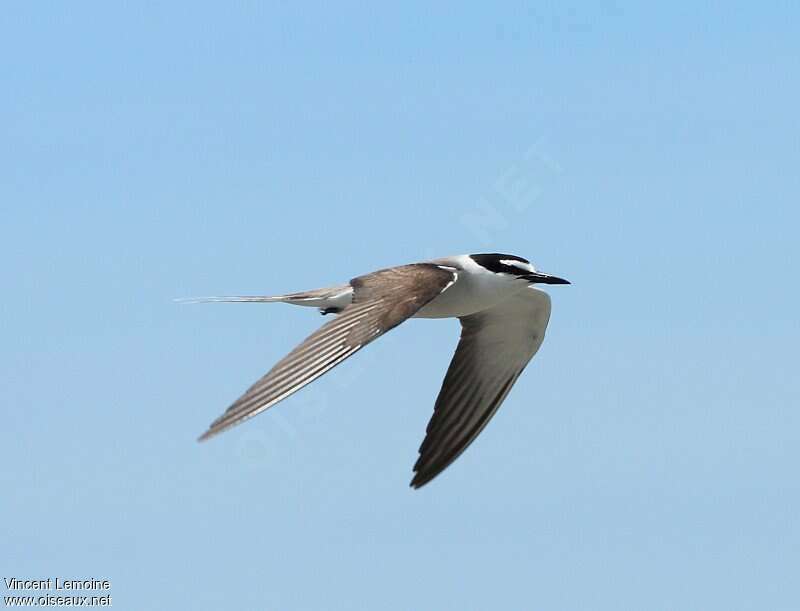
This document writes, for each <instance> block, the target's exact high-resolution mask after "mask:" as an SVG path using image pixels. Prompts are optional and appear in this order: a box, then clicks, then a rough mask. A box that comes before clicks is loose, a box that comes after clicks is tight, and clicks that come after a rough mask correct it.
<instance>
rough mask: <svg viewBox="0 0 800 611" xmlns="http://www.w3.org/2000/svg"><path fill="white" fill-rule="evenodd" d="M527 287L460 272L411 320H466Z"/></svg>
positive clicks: (508, 279)
mask: <svg viewBox="0 0 800 611" xmlns="http://www.w3.org/2000/svg"><path fill="white" fill-rule="evenodd" d="M526 286H527V283H525V282H522V281H520V280H516V279H512V278H511V277H508V276H501V275H498V274H492V273H488V272H487V273H474V272H470V271H460V272H459V274H458V277H457V278H456V281H455V282H454V283H453V284H452V285H451V286H450V287H449V288H447V289H445V290H444V292H442V293H441V294H440V295H438V296H437V297H435V298H434V299H433V300H432V301H430V302H429V303H428V304H427V305H425V306H424V307H422V308H421V309H420V310H419V311H418V312H417V313H416V314H415V315H414V318H453V317H460V316H469V315H470V314H475V313H476V312H480V311H481V310H485V309H487V308H491V307H492V306H494V305H496V304H498V303H500V302H501V301H504V300H506V299H508V298H509V297H511V295H513V294H514V293H517V292H519V291H521V290H523V289H524V288H526Z"/></svg>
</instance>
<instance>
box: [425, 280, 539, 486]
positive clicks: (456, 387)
mask: <svg viewBox="0 0 800 611" xmlns="http://www.w3.org/2000/svg"><path fill="white" fill-rule="evenodd" d="M549 320H550V297H549V296H548V295H547V293H544V292H542V291H539V290H537V289H534V288H530V289H525V290H523V291H521V292H520V293H517V294H516V295H515V296H514V297H512V298H511V299H508V300H506V301H503V302H502V303H500V304H498V305H496V306H494V307H492V308H489V309H488V310H484V311H482V312H478V313H476V314H472V315H470V316H465V317H463V318H461V340H460V341H459V343H458V348H456V353H455V355H454V356H453V360H452V361H451V362H450V367H449V368H448V370H447V375H446V376H445V378H444V382H443V383H442V389H441V390H440V391H439V396H438V398H437V399H436V406H435V407H434V411H433V417H432V418H431V420H430V422H429V423H428V428H427V430H426V435H425V440H424V441H423V442H422V445H421V446H420V448H419V453H420V456H419V459H418V460H417V463H416V464H415V465H414V472H415V475H414V479H413V480H412V481H411V486H413V487H414V488H419V487H420V486H424V485H425V484H427V483H428V482H429V481H431V480H432V479H433V478H434V477H436V476H437V475H439V473H441V472H442V471H443V470H444V469H445V468H447V466H448V465H450V463H452V462H453V461H454V460H455V459H456V458H458V456H459V455H460V454H461V452H463V451H464V450H465V449H466V448H467V446H469V444H470V443H472V441H473V440H474V439H475V437H477V436H478V434H479V433H480V432H481V430H483V427H484V426H486V424H487V423H488V422H489V420H490V419H491V417H492V416H493V415H494V413H495V412H496V411H497V408H498V407H500V404H501V403H502V402H503V399H505V398H506V395H507V394H508V392H509V391H510V390H511V387H512V386H513V385H514V382H516V380H517V378H518V377H519V374H520V373H522V370H523V369H524V368H525V366H526V365H527V364H528V361H530V360H531V358H532V357H533V355H534V354H536V351H537V350H538V349H539V346H541V344H542V340H543V339H544V333H545V329H546V328H547V323H548V321H549Z"/></svg>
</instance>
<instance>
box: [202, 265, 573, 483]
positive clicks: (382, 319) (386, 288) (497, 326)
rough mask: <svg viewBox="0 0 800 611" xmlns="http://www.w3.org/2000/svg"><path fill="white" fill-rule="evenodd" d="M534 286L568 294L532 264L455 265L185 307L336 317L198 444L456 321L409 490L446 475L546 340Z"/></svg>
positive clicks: (394, 270)
mask: <svg viewBox="0 0 800 611" xmlns="http://www.w3.org/2000/svg"><path fill="white" fill-rule="evenodd" d="M537 284H569V281H567V280H564V279H562V278H558V277H556V276H550V275H548V274H544V273H542V272H540V271H538V270H537V269H536V268H535V267H534V266H533V265H531V263H530V261H528V260H526V259H523V258H522V257H517V256H514V255H505V254H498V253H487V254H475V255H458V256H453V257H444V258H442V259H434V260H431V261H426V262H424V263H412V264H410V265H400V266H398V267H390V268H388V269H382V270H379V271H376V272H372V273H371V274H366V275H364V276H358V277H357V278H353V279H352V280H351V281H350V282H349V283H348V284H343V285H340V286H334V287H329V288H323V289H316V290H311V291H303V292H300V293H291V294H287V295H279V296H274V297H267V296H252V297H205V298H200V299H194V300H192V301H222V302H225V301H234V302H281V303H290V304H294V305H301V306H310V307H314V308H318V309H319V311H320V312H321V313H322V314H335V315H337V316H336V317H335V318H334V319H333V320H332V321H330V322H328V323H327V324H325V325H323V326H322V327H320V328H319V329H318V330H317V331H316V332H314V333H312V334H311V335H310V336H309V337H308V338H306V340H305V341H303V342H302V343H301V344H300V345H299V346H297V348H295V349H294V350H292V351H291V352H290V353H289V354H288V355H287V356H285V357H284V358H283V359H281V360H280V361H279V362H278V363H277V364H276V365H275V366H274V367H273V368H272V369H270V370H269V372H268V373H267V374H266V375H264V377H262V378H261V379H260V380H258V381H257V382H256V383H255V384H253V385H252V386H251V387H250V388H249V389H248V390H247V391H246V392H245V393H244V394H243V395H242V396H241V397H239V398H238V399H237V400H236V401H235V402H234V403H233V404H232V405H231V406H230V407H229V408H228V409H227V410H226V411H225V412H224V413H223V414H222V415H221V416H220V417H219V418H217V419H216V420H215V421H214V422H212V423H211V426H210V427H209V429H208V430H207V431H206V432H205V433H203V435H202V436H201V437H200V441H204V440H206V439H209V438H210V437H213V436H214V435H217V434H218V433H221V432H222V431H224V430H226V429H228V428H230V427H232V426H234V425H236V424H239V423H241V422H243V421H245V420H247V419H248V418H252V417H253V416H255V415H256V414H259V413H261V412H263V411H264V410H266V409H268V408H270V407H272V406H273V405H275V404H276V403H278V402H279V401H282V400H283V399H286V398H287V397H289V396H290V395H292V394H293V393H295V392H297V391H298V390H300V389H301V388H303V387H304V386H305V385H306V384H309V383H310V382H313V381H314V380H316V379H317V378H318V377H320V376H321V375H322V374H324V373H325V372H327V371H329V370H330V369H332V368H333V367H335V366H336V365H338V364H339V363H341V362H342V361H344V360H345V359H346V358H347V357H349V356H351V355H352V354H355V353H356V352H358V351H359V350H360V349H361V348H363V347H364V346H366V345H367V344H369V343H370V342H371V341H373V340H375V339H377V338H378V337H380V336H381V335H383V334H384V333H386V332H387V331H389V330H390V329H393V328H394V327H396V326H397V325H399V324H400V323H402V322H403V321H405V320H407V319H409V318H451V317H457V318H458V319H459V320H460V321H461V339H460V340H459V343H458V347H457V348H456V352H455V354H454V355H453V359H452V361H451V362H450V367H449V368H448V370H447V374H446V375H445V378H444V382H443V383H442V388H441V390H440V391H439V396H438V397H437V399H436V404H435V406H434V410H433V416H432V417H431V420H430V422H429V423H428V427H427V429H426V434H425V439H424V441H423V442H422V445H421V446H420V448H419V459H418V460H417V462H416V464H415V465H414V477H413V479H412V480H411V486H412V487H413V488H419V487H421V486H424V485H425V484H427V483H428V482H430V481H431V480H432V479H433V478H434V477H436V476H437V475H439V473H441V472H442V471H443V470H444V469H445V468H447V467H448V466H449V465H450V464H451V463H452V462H453V461H454V460H455V459H456V458H458V456H459V455H460V454H461V453H462V452H463V451H464V450H465V449H466V448H467V446H469V444H470V443H472V441H473V440H474V439H475V438H476V437H477V436H478V434H479V433H480V432H481V431H482V430H483V427H485V426H486V424H487V423H488V422H489V420H490V419H491V417H492V416H493V415H494V413H495V412H496V411H497V408H498V407H500V404H501V403H502V402H503V400H504V399H505V398H506V395H508V392H509V391H510V390H511V387H512V386H513V385H514V382H516V380H517V378H518V377H519V375H520V374H521V373H522V370H523V369H524V368H525V366H526V365H527V364H528V362H529V361H530V360H531V358H532V357H533V355H534V354H536V351H537V350H538V349H539V346H540V345H541V344H542V340H543V339H544V334H545V329H546V328H547V323H548V321H549V319H550V297H549V296H548V295H547V293H545V292H543V291H541V290H539V289H537V288H535V285H537Z"/></svg>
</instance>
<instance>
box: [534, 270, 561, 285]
mask: <svg viewBox="0 0 800 611" xmlns="http://www.w3.org/2000/svg"><path fill="white" fill-rule="evenodd" d="M525 279H526V280H528V281H529V282H530V283H531V284H572V283H571V282H570V281H569V280H564V279H563V278H559V277H557V276H550V275H548V274H543V273H541V272H533V273H532V274H525Z"/></svg>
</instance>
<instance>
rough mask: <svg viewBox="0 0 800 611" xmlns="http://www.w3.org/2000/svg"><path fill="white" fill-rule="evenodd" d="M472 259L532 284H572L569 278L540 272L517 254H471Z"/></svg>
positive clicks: (485, 266)
mask: <svg viewBox="0 0 800 611" xmlns="http://www.w3.org/2000/svg"><path fill="white" fill-rule="evenodd" d="M470 259H472V260H473V261H475V263H477V264H478V265H480V266H481V267H483V268H485V269H488V270H489V271H490V272H494V273H496V274H508V275H510V276H516V277H517V278H519V279H520V280H527V281H528V282H530V283H531V284H570V281H569V280H564V279H563V278H559V277H558V276H551V275H550V274H545V273H543V272H540V271H539V270H537V269H536V268H535V267H534V266H533V265H531V262H530V261H528V260H527V259H523V258H522V257H517V256H516V255H504V254H501V253H496V252H493V253H483V254H479V255H470Z"/></svg>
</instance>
